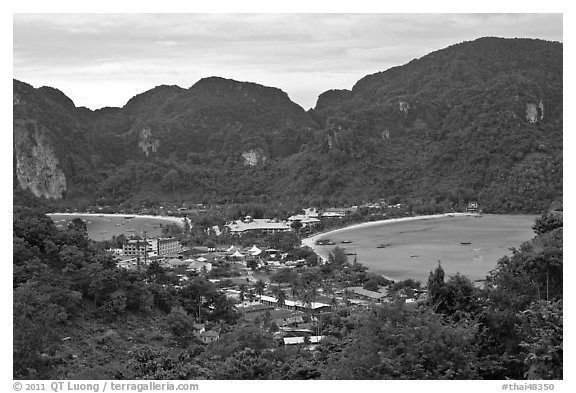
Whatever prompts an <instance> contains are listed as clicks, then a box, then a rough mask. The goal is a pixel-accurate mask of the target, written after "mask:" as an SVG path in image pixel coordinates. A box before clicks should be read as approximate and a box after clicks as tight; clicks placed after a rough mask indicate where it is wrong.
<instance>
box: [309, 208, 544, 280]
mask: <svg viewBox="0 0 576 393" xmlns="http://www.w3.org/2000/svg"><path fill="white" fill-rule="evenodd" d="M534 218H535V217H534V216H529V215H497V214H485V215H478V214H472V213H448V214H435V215H428V216H416V217H403V218H397V219H389V220H380V221H373V222H367V223H361V224H355V225H351V226H348V227H344V228H338V229H334V230H332V231H327V232H324V233H319V234H316V235H314V236H311V237H309V238H306V239H304V240H303V241H302V244H303V245H305V246H309V247H311V248H312V249H313V250H314V251H315V252H316V253H317V254H318V255H319V256H320V257H321V258H322V259H323V260H326V259H327V258H328V255H329V253H330V252H331V251H332V250H333V249H334V247H340V248H343V249H345V251H346V253H347V254H348V255H351V256H353V257H354V258H356V259H357V260H358V262H360V263H362V264H363V265H364V266H366V267H367V268H368V269H369V270H370V271H371V272H374V273H378V274H381V275H383V276H385V277H387V278H390V279H394V280H403V279H406V278H415V279H417V280H420V281H422V282H425V281H426V280H427V277H428V275H429V273H430V271H432V270H434V269H435V268H436V266H438V263H439V262H440V263H441V264H442V267H443V268H444V271H445V272H446V275H447V276H451V275H454V274H456V273H458V272H459V273H461V274H464V275H466V276H467V277H469V278H470V279H472V280H481V279H484V278H485V277H486V275H487V274H488V273H489V271H490V270H492V269H493V268H494V267H495V266H496V263H497V261H498V260H499V259H500V258H501V257H503V256H504V255H510V248H511V247H518V246H520V244H521V243H522V242H524V241H527V240H530V239H531V238H532V237H533V235H534V234H533V232H532V229H531V227H532V224H533V223H534ZM320 239H330V240H331V241H332V242H333V243H335V244H334V245H317V244H316V241H317V240H320ZM381 244H382V245H383V247H379V245H381Z"/></svg>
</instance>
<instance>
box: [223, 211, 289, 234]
mask: <svg viewBox="0 0 576 393" xmlns="http://www.w3.org/2000/svg"><path fill="white" fill-rule="evenodd" d="M226 228H228V230H229V231H230V233H231V234H233V235H238V236H242V234H244V233H246V232H261V233H276V232H288V231H290V230H292V227H290V224H289V223H287V222H285V221H278V220H275V219H267V218H260V219H253V218H252V217H250V216H246V218H245V219H244V220H236V221H232V222H230V223H228V224H226Z"/></svg>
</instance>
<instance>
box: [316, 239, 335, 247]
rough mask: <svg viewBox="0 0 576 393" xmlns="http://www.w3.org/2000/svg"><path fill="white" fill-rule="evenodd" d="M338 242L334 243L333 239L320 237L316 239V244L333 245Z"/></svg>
mask: <svg viewBox="0 0 576 393" xmlns="http://www.w3.org/2000/svg"><path fill="white" fill-rule="evenodd" d="M335 244H336V243H334V242H333V241H332V240H330V239H320V240H316V245H317V246H333V245H335Z"/></svg>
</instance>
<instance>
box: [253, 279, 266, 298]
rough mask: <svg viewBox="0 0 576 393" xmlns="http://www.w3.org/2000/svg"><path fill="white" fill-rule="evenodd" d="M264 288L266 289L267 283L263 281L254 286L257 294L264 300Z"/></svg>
mask: <svg viewBox="0 0 576 393" xmlns="http://www.w3.org/2000/svg"><path fill="white" fill-rule="evenodd" d="M264 288H266V283H265V282H264V281H262V280H258V281H256V285H254V289H256V293H257V294H258V295H259V296H260V298H262V294H263V293H264Z"/></svg>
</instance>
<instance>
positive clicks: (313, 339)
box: [282, 336, 324, 345]
mask: <svg viewBox="0 0 576 393" xmlns="http://www.w3.org/2000/svg"><path fill="white" fill-rule="evenodd" d="M323 338H324V336H308V343H310V344H318V343H319V342H320V341H322V339H323ZM282 341H283V342H284V345H295V344H305V343H306V337H284V338H283V339H282Z"/></svg>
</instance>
